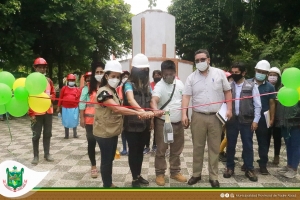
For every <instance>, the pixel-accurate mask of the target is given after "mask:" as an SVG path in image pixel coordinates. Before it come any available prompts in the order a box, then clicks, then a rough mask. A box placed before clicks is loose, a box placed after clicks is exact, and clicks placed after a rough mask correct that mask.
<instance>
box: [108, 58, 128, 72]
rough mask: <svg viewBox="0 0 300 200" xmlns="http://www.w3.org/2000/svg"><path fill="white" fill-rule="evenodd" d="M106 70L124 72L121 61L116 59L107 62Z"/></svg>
mask: <svg viewBox="0 0 300 200" xmlns="http://www.w3.org/2000/svg"><path fill="white" fill-rule="evenodd" d="M103 71H104V72H108V71H110V72H118V73H122V72H123V71H122V65H121V64H120V63H119V61H116V60H110V61H107V62H106V65H105V69H104V70H103Z"/></svg>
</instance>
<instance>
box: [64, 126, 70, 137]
mask: <svg viewBox="0 0 300 200" xmlns="http://www.w3.org/2000/svg"><path fill="white" fill-rule="evenodd" d="M64 139H69V128H66V127H65V137H64Z"/></svg>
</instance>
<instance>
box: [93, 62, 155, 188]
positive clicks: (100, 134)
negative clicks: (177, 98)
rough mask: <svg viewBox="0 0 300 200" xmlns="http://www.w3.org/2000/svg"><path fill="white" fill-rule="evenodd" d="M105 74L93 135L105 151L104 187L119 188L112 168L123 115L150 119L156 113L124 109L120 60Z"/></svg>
mask: <svg viewBox="0 0 300 200" xmlns="http://www.w3.org/2000/svg"><path fill="white" fill-rule="evenodd" d="M104 72H105V73H104V75H103V78H102V80H101V83H100V88H99V89H98V91H97V94H96V97H97V98H96V101H97V102H98V103H99V104H96V105H95V118H94V125H93V134H94V137H95V139H96V141H97V143H98V145H99V147H100V152H101V165H100V172H101V176H102V181H103V187H116V186H115V185H114V184H113V183H112V167H113V160H114V157H115V153H116V149H117V144H118V135H120V134H121V132H122V128H123V115H136V116H138V117H139V118H140V119H148V118H151V117H153V113H152V112H145V111H136V110H131V109H127V108H124V107H120V105H121V101H120V99H119V97H118V94H117V92H116V87H117V86H118V85H119V83H120V77H121V73H122V66H121V64H120V63H119V62H118V61H116V60H112V61H108V62H107V63H106V65H105V70H104Z"/></svg>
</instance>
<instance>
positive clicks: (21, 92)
mask: <svg viewBox="0 0 300 200" xmlns="http://www.w3.org/2000/svg"><path fill="white" fill-rule="evenodd" d="M14 95H15V97H16V99H17V100H19V101H28V96H29V94H28V92H27V90H26V88H25V87H17V88H16V89H15V91H14Z"/></svg>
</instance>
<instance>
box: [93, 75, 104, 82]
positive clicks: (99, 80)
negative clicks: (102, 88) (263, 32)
mask: <svg viewBox="0 0 300 200" xmlns="http://www.w3.org/2000/svg"><path fill="white" fill-rule="evenodd" d="M102 77H103V75H95V79H96V80H97V81H98V82H101V79H102Z"/></svg>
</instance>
